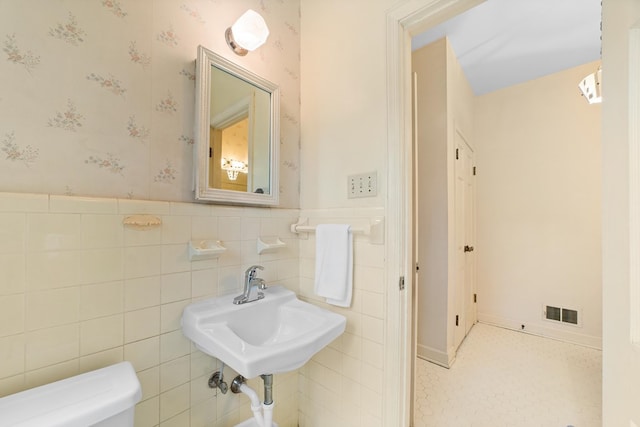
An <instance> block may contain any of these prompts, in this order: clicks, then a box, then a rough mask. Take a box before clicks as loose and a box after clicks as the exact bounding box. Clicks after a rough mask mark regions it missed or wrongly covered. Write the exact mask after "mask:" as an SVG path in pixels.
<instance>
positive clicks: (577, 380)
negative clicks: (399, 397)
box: [414, 323, 602, 427]
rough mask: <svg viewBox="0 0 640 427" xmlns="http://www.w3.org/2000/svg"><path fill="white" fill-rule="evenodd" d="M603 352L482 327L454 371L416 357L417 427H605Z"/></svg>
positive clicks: (460, 353)
mask: <svg viewBox="0 0 640 427" xmlns="http://www.w3.org/2000/svg"><path fill="white" fill-rule="evenodd" d="M601 389H602V352H601V351H600V350H595V349H592V348H587V347H582V346H579V345H575V344H568V343H565V342H561V341H556V340H552V339H548V338H541V337H537V336H533V335H529V334H525V333H522V332H518V331H512V330H507V329H503V328H498V327H495V326H490V325H486V324H482V323H478V324H476V325H475V326H474V327H473V328H472V329H471V331H470V332H469V335H468V336H467V338H465V340H464V342H463V343H462V345H461V346H460V348H459V350H458V354H457V357H456V361H455V362H454V363H453V365H452V367H451V368H450V369H446V368H443V367H441V366H438V365H436V364H433V363H430V362H427V361H424V360H422V359H418V361H417V366H416V393H415V404H414V427H427V426H429V427H432V426H433V427H447V426H455V427H501V426H518V427H521V426H545V427H568V426H572V427H600V426H602V402H601V399H602V391H601Z"/></svg>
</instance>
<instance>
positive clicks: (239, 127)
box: [209, 65, 271, 194]
mask: <svg viewBox="0 0 640 427" xmlns="http://www.w3.org/2000/svg"><path fill="white" fill-rule="evenodd" d="M270 98H271V95H270V94H269V92H266V91H264V90H262V89H260V88H258V87H256V86H254V85H252V84H251V83H248V82H246V81H244V80H241V79H239V78H237V77H236V76H234V75H231V74H229V73H227V72H225V71H223V70H221V69H219V68H217V67H216V66H215V65H212V66H211V119H210V131H209V135H210V142H209V144H210V148H211V158H210V166H209V186H211V187H212V188H219V189H223V190H234V191H250V192H255V193H259V194H264V193H267V194H268V193H270V192H271V190H270V188H269V184H270V183H269V134H270V132H269V126H270V123H269V122H270V121H269V117H270V116H269V104H270Z"/></svg>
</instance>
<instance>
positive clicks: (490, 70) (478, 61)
mask: <svg viewBox="0 0 640 427" xmlns="http://www.w3.org/2000/svg"><path fill="white" fill-rule="evenodd" d="M600 22H601V0H487V1H486V2H485V3H482V4H480V5H479V6H476V7H474V8H472V9H469V10H468V11H467V12H465V13H463V14H462V15H459V16H457V17H455V18H454V19H451V20H450V21H447V22H444V23H443V24H440V25H438V26H437V27H434V28H432V29H431V30H429V31H426V32H424V33H421V34H418V35H417V36H415V37H414V38H413V40H412V49H413V50H415V49H418V48H420V47H423V46H425V45H427V44H429V43H431V42H433V41H435V40H438V39H440V38H442V37H444V36H447V37H448V38H449V41H450V42H451V45H452V47H453V50H454V52H455V53H456V56H457V57H458V60H459V62H460V65H461V66H462V68H463V69H464V72H465V75H466V77H467V79H468V80H469V83H470V84H471V87H472V88H473V91H474V93H475V94H476V95H483V94H485V93H489V92H492V91H494V90H497V89H502V88H504V87H508V86H511V85H514V84H518V83H522V82H525V81H527V80H531V79H535V78H538V77H542V76H545V75H548V74H553V73H555V72H558V71H561V70H565V69H568V68H572V67H575V66H577V65H581V64H585V63H587V62H591V61H595V60H597V59H600V33H601V32H600ZM594 71H595V70H594ZM576 84H577V82H576Z"/></svg>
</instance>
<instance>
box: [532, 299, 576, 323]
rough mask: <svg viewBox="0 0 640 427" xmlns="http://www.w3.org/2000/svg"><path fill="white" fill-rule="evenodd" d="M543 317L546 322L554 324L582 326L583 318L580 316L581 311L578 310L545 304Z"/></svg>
mask: <svg viewBox="0 0 640 427" xmlns="http://www.w3.org/2000/svg"><path fill="white" fill-rule="evenodd" d="M542 316H543V318H544V319H545V320H550V321H552V322H561V323H567V324H569V325H574V326H582V316H581V315H580V310H577V309H573V308H565V307H558V306H553V305H546V304H545V305H543V306H542Z"/></svg>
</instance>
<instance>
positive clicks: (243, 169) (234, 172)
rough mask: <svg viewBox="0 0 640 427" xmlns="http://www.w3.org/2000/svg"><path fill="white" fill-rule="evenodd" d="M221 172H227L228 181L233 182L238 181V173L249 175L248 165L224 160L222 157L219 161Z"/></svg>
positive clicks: (237, 161)
mask: <svg viewBox="0 0 640 427" xmlns="http://www.w3.org/2000/svg"><path fill="white" fill-rule="evenodd" d="M221 163H222V166H220V167H221V168H222V170H225V171H227V176H228V177H229V180H231V181H235V180H236V179H238V174H239V173H249V165H247V164H246V163H245V162H241V161H240V160H233V159H225V158H224V157H223V158H222V160H221Z"/></svg>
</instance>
